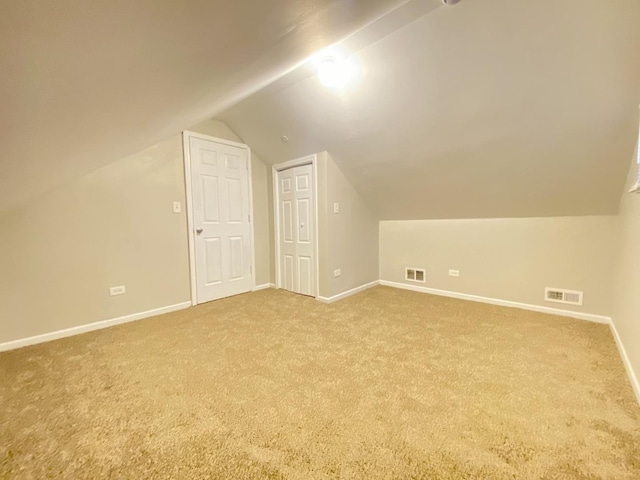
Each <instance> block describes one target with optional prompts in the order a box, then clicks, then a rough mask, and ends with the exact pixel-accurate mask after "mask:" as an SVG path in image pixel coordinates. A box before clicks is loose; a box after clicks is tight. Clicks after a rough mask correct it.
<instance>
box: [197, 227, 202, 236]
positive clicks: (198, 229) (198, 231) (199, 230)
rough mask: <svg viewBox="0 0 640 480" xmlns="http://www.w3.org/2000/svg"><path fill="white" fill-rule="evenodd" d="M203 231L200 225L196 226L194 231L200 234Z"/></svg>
mask: <svg viewBox="0 0 640 480" xmlns="http://www.w3.org/2000/svg"><path fill="white" fill-rule="evenodd" d="M202 232H203V230H202V228H201V227H198V228H196V233H197V234H198V235H200V234H201V233H202Z"/></svg>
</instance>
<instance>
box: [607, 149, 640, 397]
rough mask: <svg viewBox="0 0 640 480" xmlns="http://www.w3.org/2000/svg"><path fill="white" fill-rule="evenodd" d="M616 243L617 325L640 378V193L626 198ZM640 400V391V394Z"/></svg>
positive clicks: (631, 177) (634, 173)
mask: <svg viewBox="0 0 640 480" xmlns="http://www.w3.org/2000/svg"><path fill="white" fill-rule="evenodd" d="M637 172H638V170H637V166H636V164H635V162H634V163H633V165H632V167H631V169H630V171H629V180H628V182H627V190H628V189H629V188H631V186H632V185H633V184H634V183H635V180H636V177H637V174H638V173H637ZM619 220H620V225H619V226H620V229H619V238H618V242H617V244H616V251H617V252H618V256H617V268H616V276H615V283H614V285H615V289H614V295H613V323H614V325H615V327H616V330H617V331H618V334H619V336H620V340H621V342H622V344H623V345H624V348H625V350H626V353H627V355H628V357H629V362H630V366H631V368H632V370H633V371H634V376H635V378H636V388H637V381H638V380H637V379H638V378H639V377H638V375H640V194H628V193H626V190H625V193H624V194H623V195H622V200H621V202H620V218H619ZM636 394H637V395H638V399H639V400H640V391H636Z"/></svg>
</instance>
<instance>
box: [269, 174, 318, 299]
mask: <svg viewBox="0 0 640 480" xmlns="http://www.w3.org/2000/svg"><path fill="white" fill-rule="evenodd" d="M276 180H277V189H278V238H279V249H278V251H279V257H278V262H279V265H278V267H279V279H280V280H279V283H280V285H279V286H280V288H284V289H286V290H289V291H292V292H295V293H300V294H303V295H310V296H316V288H317V287H316V223H315V201H316V199H315V181H314V174H313V165H311V164H306V165H301V166H295V167H292V168H288V169H284V170H281V171H278V172H277V174H276Z"/></svg>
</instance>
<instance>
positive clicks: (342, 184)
mask: <svg viewBox="0 0 640 480" xmlns="http://www.w3.org/2000/svg"><path fill="white" fill-rule="evenodd" d="M335 203H338V204H339V205H340V213H338V214H336V213H334V210H333V207H334V204H335ZM318 229H319V232H318V233H319V242H320V245H319V249H320V256H319V258H320V296H321V297H324V298H330V297H333V296H335V295H339V294H341V293H344V292H347V291H349V290H351V289H354V288H357V287H360V286H362V285H365V284H368V283H371V282H375V281H377V280H378V259H379V255H378V244H379V241H378V232H379V229H378V218H377V217H376V216H375V215H374V214H373V213H372V212H371V210H370V209H369V207H368V206H367V205H366V204H365V202H364V200H363V199H362V198H361V197H360V195H359V194H358V192H356V190H355V189H354V188H353V186H352V185H351V183H349V181H348V180H347V179H346V177H345V176H344V174H343V173H342V172H341V171H340V169H339V168H338V166H337V165H336V164H335V162H334V161H333V159H332V158H331V156H330V155H329V154H328V153H327V152H322V153H320V154H318ZM336 269H340V270H341V276H340V277H337V278H336V277H334V270H336Z"/></svg>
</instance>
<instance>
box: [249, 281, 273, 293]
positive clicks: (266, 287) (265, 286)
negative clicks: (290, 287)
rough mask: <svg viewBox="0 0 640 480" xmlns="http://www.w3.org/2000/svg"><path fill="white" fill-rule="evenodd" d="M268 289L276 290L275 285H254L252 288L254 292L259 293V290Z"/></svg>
mask: <svg viewBox="0 0 640 480" xmlns="http://www.w3.org/2000/svg"><path fill="white" fill-rule="evenodd" d="M268 288H276V284H275V283H263V284H262V285H256V286H255V287H254V288H253V291H254V292H259V291H260V290H266V289H268Z"/></svg>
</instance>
